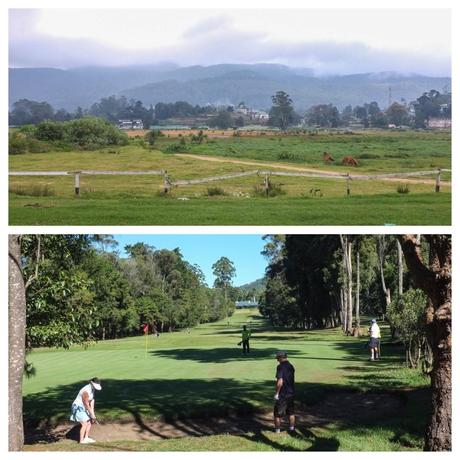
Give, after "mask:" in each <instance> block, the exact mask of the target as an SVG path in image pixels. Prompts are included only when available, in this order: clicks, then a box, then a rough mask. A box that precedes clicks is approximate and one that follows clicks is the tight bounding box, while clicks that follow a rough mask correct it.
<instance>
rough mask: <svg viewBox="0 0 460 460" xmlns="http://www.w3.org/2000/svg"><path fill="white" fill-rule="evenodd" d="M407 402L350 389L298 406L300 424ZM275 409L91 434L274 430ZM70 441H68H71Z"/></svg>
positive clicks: (121, 437)
mask: <svg viewBox="0 0 460 460" xmlns="http://www.w3.org/2000/svg"><path fill="white" fill-rule="evenodd" d="M403 405H404V399H403V398H402V397H400V396H398V395H393V394H387V393H346V392H339V393H334V394H331V395H329V396H327V397H326V398H325V399H324V400H323V401H321V403H320V404H317V405H316V406H313V407H311V408H308V409H305V408H304V409H300V410H299V409H298V410H296V418H297V426H299V427H305V428H309V427H318V426H323V425H326V424H328V423H331V422H335V423H341V422H342V423H350V422H356V421H360V420H366V419H370V418H374V417H379V418H382V417H384V416H388V415H392V414H396V413H397V412H398V411H399V410H400V408H401V407H402V406H403ZM272 429H273V422H272V413H271V411H268V412H264V413H261V414H254V415H246V416H237V415H234V416H228V417H213V418H202V419H200V418H197V419H184V420H177V421H173V422H160V421H157V422H147V421H144V420H142V419H141V418H140V417H139V418H137V419H136V420H135V421H127V422H126V423H102V424H100V425H95V426H94V427H93V428H92V430H91V436H92V437H93V438H95V439H97V440H98V441H100V442H111V441H130V440H133V441H147V440H150V441H152V440H161V439H171V438H182V437H185V436H209V435H214V434H235V435H237V434H243V433H247V432H252V433H257V432H261V431H265V430H272ZM77 436H78V426H73V425H67V424H63V425H59V426H57V427H56V428H54V429H53V430H49V431H48V432H47V433H46V435H45V434H44V433H28V435H27V438H28V439H27V444H36V443H48V442H66V440H68V439H74V440H75V439H77ZM67 442H68V441H67Z"/></svg>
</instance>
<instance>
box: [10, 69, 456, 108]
mask: <svg viewBox="0 0 460 460" xmlns="http://www.w3.org/2000/svg"><path fill="white" fill-rule="evenodd" d="M9 78H10V87H9V101H10V106H11V104H12V103H13V102H15V101H16V100H18V99H22V98H27V99H33V100H38V101H43V100H45V101H47V102H49V103H50V104H51V105H52V106H53V107H55V108H56V109H58V108H65V109H67V110H74V109H75V108H76V107H77V106H81V107H84V108H85V107H89V106H90V105H91V104H92V103H94V102H96V101H97V100H99V99H100V98H101V97H105V96H110V95H112V94H116V95H119V96H121V95H124V96H126V97H128V98H133V99H136V100H141V101H142V102H143V103H144V105H147V106H148V105H149V104H156V103H157V102H175V101H178V100H184V101H187V102H189V103H192V104H200V105H204V104H207V103H210V104H238V103H239V102H241V101H244V102H245V103H246V105H249V106H251V107H253V108H257V109H268V108H269V107H270V106H271V95H272V94H274V93H275V92H276V91H278V90H284V91H286V92H288V93H289V94H290V96H291V98H292V99H293V101H294V105H295V107H296V109H297V110H299V111H303V110H306V109H308V108H309V107H310V106H312V105H314V104H322V103H332V104H334V105H336V106H337V107H338V108H339V109H342V108H343V107H345V106H346V105H348V104H351V105H358V104H362V103H364V102H371V101H377V102H378V103H379V105H380V106H381V107H382V108H384V107H386V106H387V104H388V90H389V87H390V86H391V93H392V100H394V101H395V100H396V101H398V100H400V99H401V98H404V99H405V100H406V101H411V100H414V99H416V98H417V97H419V96H420V95H421V94H422V93H423V92H425V91H429V90H430V89H437V90H439V91H441V90H442V89H443V88H444V87H445V86H450V84H451V80H450V78H447V77H446V78H434V77H425V76H420V75H401V74H396V73H391V72H389V73H378V74H357V75H346V76H331V77H323V78H318V77H313V76H312V74H311V71H310V70H309V69H293V68H289V67H286V66H282V65H278V64H254V65H247V64H246V65H242V64H220V65H214V66H207V67H204V66H190V67H177V66H174V65H173V64H163V65H159V66H150V67H124V68H123V67H119V68H118V67H117V68H106V67H100V68H98V67H87V68H81V69H71V70H58V69H10V74H9Z"/></svg>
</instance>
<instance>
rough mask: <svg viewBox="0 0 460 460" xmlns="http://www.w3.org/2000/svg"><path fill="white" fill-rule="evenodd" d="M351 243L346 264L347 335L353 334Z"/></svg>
mask: <svg viewBox="0 0 460 460" xmlns="http://www.w3.org/2000/svg"><path fill="white" fill-rule="evenodd" d="M351 254H352V243H350V242H349V243H348V263H347V272H348V273H347V278H348V328H347V334H349V335H352V334H353V271H352V265H351Z"/></svg>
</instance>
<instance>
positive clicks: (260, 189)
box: [254, 181, 286, 197]
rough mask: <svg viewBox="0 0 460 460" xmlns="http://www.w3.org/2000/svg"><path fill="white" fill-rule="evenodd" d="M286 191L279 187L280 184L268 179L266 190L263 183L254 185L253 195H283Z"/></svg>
mask: <svg viewBox="0 0 460 460" xmlns="http://www.w3.org/2000/svg"><path fill="white" fill-rule="evenodd" d="M285 194H286V191H285V190H283V189H282V188H281V184H272V183H271V182H270V181H268V192H267V190H266V189H265V186H263V185H255V186H254V195H256V196H263V197H274V196H279V195H285Z"/></svg>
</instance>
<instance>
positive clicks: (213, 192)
mask: <svg viewBox="0 0 460 460" xmlns="http://www.w3.org/2000/svg"><path fill="white" fill-rule="evenodd" d="M206 195H208V196H225V195H227V193H226V192H225V190H224V189H223V188H220V187H208V188H207V190H206Z"/></svg>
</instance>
